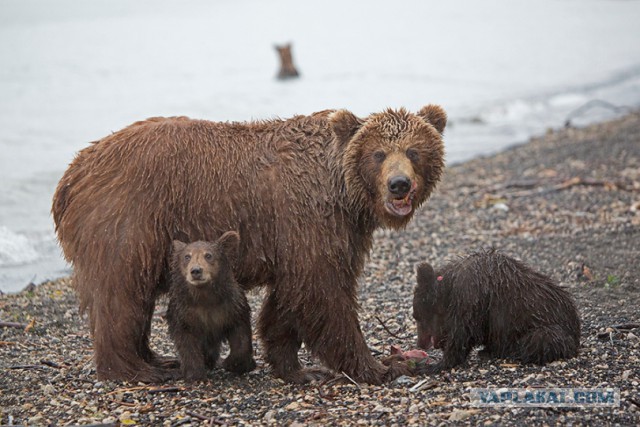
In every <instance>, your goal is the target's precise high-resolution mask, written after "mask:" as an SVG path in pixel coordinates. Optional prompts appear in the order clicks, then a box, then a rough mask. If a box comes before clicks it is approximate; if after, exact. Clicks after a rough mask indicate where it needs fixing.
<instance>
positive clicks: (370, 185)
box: [329, 105, 447, 228]
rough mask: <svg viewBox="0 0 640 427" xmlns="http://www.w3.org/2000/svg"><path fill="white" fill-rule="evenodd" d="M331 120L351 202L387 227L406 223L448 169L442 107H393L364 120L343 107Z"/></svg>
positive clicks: (445, 119)
mask: <svg viewBox="0 0 640 427" xmlns="http://www.w3.org/2000/svg"><path fill="white" fill-rule="evenodd" d="M329 123H330V125H331V128H332V130H333V133H334V135H335V141H336V145H337V148H338V150H339V151H340V152H341V153H342V167H343V171H344V179H345V185H346V191H347V196H348V197H349V199H350V201H351V202H352V203H354V204H356V205H357V206H358V207H359V208H360V209H370V210H371V211H372V212H373V213H374V215H375V218H376V219H377V220H378V223H379V224H380V225H382V226H385V227H391V228H401V227H404V226H405V225H406V224H407V222H409V220H410V219H411V218H412V216H413V214H414V212H415V210H416V208H417V207H418V206H420V205H421V204H422V203H423V202H424V201H425V200H426V199H427V198H428V197H429V195H430V194H431V192H432V191H433V190H434V188H435V186H436V183H437V182H438V181H439V180H440V176H441V175H442V172H443V170H444V144H443V142H442V132H443V131H444V128H445V126H446V123H447V115H446V113H445V112H444V110H443V109H442V108H441V107H439V106H437V105H428V106H426V107H424V108H422V109H421V110H420V111H419V112H418V113H417V114H411V113H409V112H407V111H406V110H404V109H399V110H390V109H389V110H386V111H384V112H382V113H376V114H372V115H370V116H369V117H367V118H366V119H364V120H363V119H360V118H358V117H356V116H355V115H353V114H352V113H350V112H349V111H346V110H338V111H335V112H333V113H331V115H330V116H329Z"/></svg>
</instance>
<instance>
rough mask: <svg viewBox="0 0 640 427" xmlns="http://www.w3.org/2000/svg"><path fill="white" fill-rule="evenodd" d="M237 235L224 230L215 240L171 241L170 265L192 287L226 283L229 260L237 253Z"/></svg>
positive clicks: (230, 262) (229, 267) (232, 259)
mask: <svg viewBox="0 0 640 427" xmlns="http://www.w3.org/2000/svg"><path fill="white" fill-rule="evenodd" d="M239 242H240V237H239V235H238V233H236V232H235V231H227V232H226V233H224V234H223V235H222V236H220V238H219V239H218V240H217V241H215V242H204V241H197V242H192V243H184V242H181V241H179V240H174V241H173V251H172V254H171V267H172V271H173V274H174V275H178V276H181V277H182V278H184V280H185V282H186V283H187V284H188V285H189V286H190V287H192V288H194V289H198V288H206V287H208V286H212V285H213V286H215V285H216V284H217V283H219V282H223V284H226V283H227V282H228V281H229V279H230V277H232V274H233V273H232V266H233V262H234V261H235V259H236V257H237V252H238V245H239Z"/></svg>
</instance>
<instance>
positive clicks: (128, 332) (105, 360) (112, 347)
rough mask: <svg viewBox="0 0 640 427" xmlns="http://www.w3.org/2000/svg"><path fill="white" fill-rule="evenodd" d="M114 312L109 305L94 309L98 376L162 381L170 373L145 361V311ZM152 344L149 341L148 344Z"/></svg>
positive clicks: (149, 381) (168, 377) (94, 337)
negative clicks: (143, 351)
mask: <svg viewBox="0 0 640 427" xmlns="http://www.w3.org/2000/svg"><path fill="white" fill-rule="evenodd" d="M117 313H118V314H117V315H114V312H113V311H112V310H109V307H108V306H107V307H105V306H100V307H93V308H92V313H91V316H92V322H91V323H92V324H93V325H94V328H93V343H94V349H95V354H94V358H95V364H96V371H97V373H98V378H99V379H101V380H105V379H107V380H128V381H141V382H146V383H161V382H164V381H166V380H168V379H171V378H172V375H171V373H170V372H168V371H167V370H165V369H160V368H158V367H156V366H153V365H152V364H150V363H149V362H148V361H147V360H145V358H144V356H145V354H141V353H140V352H141V350H142V348H141V346H142V344H141V343H142V341H143V340H145V330H146V328H147V326H146V322H147V319H145V316H144V314H141V313H137V314H136V313H131V312H127V311H124V310H120V311H118V312H117ZM147 346H148V343H147Z"/></svg>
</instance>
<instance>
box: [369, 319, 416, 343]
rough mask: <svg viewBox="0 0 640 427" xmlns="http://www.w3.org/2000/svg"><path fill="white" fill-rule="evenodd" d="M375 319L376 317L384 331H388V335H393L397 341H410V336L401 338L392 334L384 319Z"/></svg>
mask: <svg viewBox="0 0 640 427" xmlns="http://www.w3.org/2000/svg"><path fill="white" fill-rule="evenodd" d="M374 317H375V319H376V320H377V321H378V322H380V324H381V325H382V327H383V328H384V330H385V331H387V333H388V334H389V335H391V336H392V337H394V338H397V339H399V340H407V339H409V338H410V337H409V336H404V337H401V336H399V335H398V334H397V333H393V332H391V330H390V329H389V328H388V327H387V325H385V323H384V322H383V321H382V319H380V317H378V316H374Z"/></svg>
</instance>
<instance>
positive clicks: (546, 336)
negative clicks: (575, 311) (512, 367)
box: [515, 325, 579, 365]
mask: <svg viewBox="0 0 640 427" xmlns="http://www.w3.org/2000/svg"><path fill="white" fill-rule="evenodd" d="M518 344H519V345H518V349H519V350H518V352H517V354H516V355H515V358H517V359H519V360H520V361H522V362H523V363H534V364H537V365H544V364H546V363H549V362H553V361H554V360H558V359H568V358H571V357H575V356H576V355H577V354H578V346H579V343H577V342H576V339H575V338H574V337H573V336H572V335H571V334H569V333H568V332H567V331H565V330H564V329H563V328H562V327H561V326H559V325H552V326H542V327H539V328H536V329H534V330H532V331H531V332H529V333H527V334H526V335H524V336H523V337H522V338H520V340H518Z"/></svg>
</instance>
